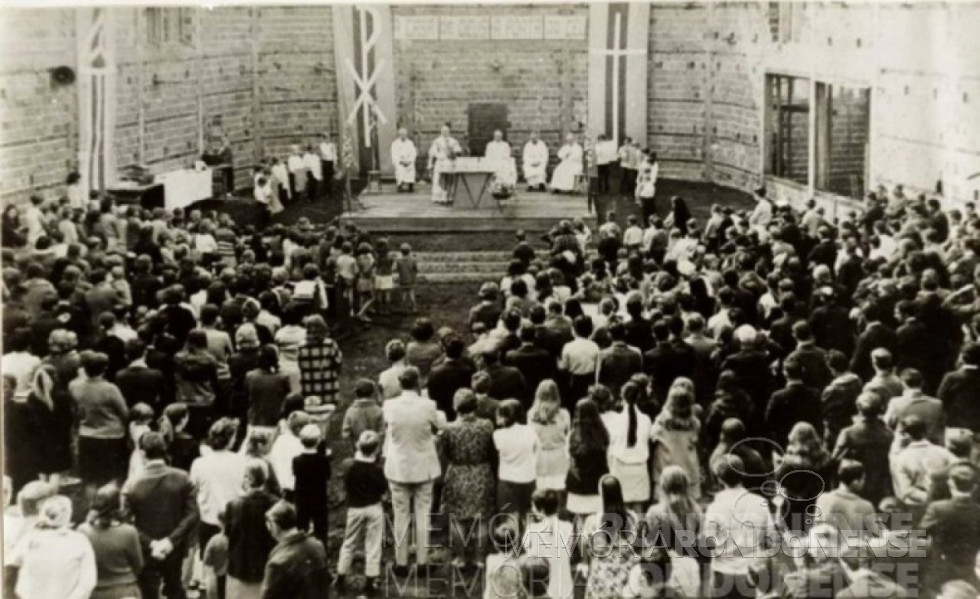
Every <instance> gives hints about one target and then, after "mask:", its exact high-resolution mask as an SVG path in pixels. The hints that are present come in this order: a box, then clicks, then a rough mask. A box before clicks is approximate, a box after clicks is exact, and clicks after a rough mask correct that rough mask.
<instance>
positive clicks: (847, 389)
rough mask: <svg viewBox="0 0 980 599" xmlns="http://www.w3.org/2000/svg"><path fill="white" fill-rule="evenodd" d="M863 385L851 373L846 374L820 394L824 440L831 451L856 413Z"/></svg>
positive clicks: (832, 382) (836, 379)
mask: <svg viewBox="0 0 980 599" xmlns="http://www.w3.org/2000/svg"><path fill="white" fill-rule="evenodd" d="M863 387H864V384H863V383H862V382H861V379H859V378H858V376H857V375H856V374H854V373H853V372H847V373H844V374H842V375H841V376H839V377H837V378H835V379H834V380H832V381H831V382H830V384H829V385H828V386H827V388H826V389H824V390H823V393H822V394H821V400H822V402H823V422H824V433H825V435H824V438H825V439H826V441H827V447H829V448H831V449H833V447H834V443H836V442H837V436H838V435H840V432H841V431H842V430H844V428H845V427H847V426H850V425H851V422H852V420H853V419H854V414H856V413H857V405H856V402H857V398H858V395H861V390H862V388H863Z"/></svg>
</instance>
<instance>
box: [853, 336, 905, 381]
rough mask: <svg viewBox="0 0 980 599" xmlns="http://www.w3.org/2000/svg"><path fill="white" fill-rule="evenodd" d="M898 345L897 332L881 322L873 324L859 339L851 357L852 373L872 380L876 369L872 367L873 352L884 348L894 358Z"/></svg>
mask: <svg viewBox="0 0 980 599" xmlns="http://www.w3.org/2000/svg"><path fill="white" fill-rule="evenodd" d="M897 343H898V338H897V337H896V336H895V331H893V330H891V329H889V328H888V327H886V326H885V325H883V324H881V323H880V322H876V323H872V324H871V325H869V326H868V328H866V329H865V330H864V332H863V333H861V335H860V336H859V337H858V339H857V343H856V344H855V347H854V355H853V356H852V357H851V371H852V372H854V373H855V374H856V375H858V376H859V377H861V378H862V379H864V380H868V379H870V378H871V377H872V376H873V375H874V368H873V367H872V366H871V352H872V351H874V350H875V349H877V348H879V347H883V348H885V349H887V350H888V351H890V352H891V354H892V355H893V356H894V355H895V346H896V345H897Z"/></svg>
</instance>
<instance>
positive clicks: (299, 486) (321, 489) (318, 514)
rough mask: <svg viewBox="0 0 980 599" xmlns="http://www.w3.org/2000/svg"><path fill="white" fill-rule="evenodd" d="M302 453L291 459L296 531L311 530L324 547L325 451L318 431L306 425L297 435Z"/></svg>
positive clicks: (327, 469)
mask: <svg viewBox="0 0 980 599" xmlns="http://www.w3.org/2000/svg"><path fill="white" fill-rule="evenodd" d="M299 440H300V443H302V444H303V453H301V454H299V455H298V456H296V457H295V458H293V476H294V477H295V478H296V481H295V485H296V486H295V497H294V499H295V504H296V516H297V523H298V525H299V528H300V530H308V529H309V528H310V526H311V525H312V527H313V536H315V537H316V538H317V539H319V540H320V542H321V543H323V544H324V546H326V544H327V483H328V482H329V481H330V456H329V451H328V450H327V449H326V448H325V447H323V445H322V441H323V436H322V435H321V434H320V427H319V426H317V425H315V424H307V425H306V426H304V427H303V429H302V430H301V431H300V432H299Z"/></svg>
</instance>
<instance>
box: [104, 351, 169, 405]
mask: <svg viewBox="0 0 980 599" xmlns="http://www.w3.org/2000/svg"><path fill="white" fill-rule="evenodd" d="M126 359H127V360H129V366H127V367H126V368H123V369H122V370H120V371H119V372H118V373H116V386H117V387H119V391H120V392H122V395H123V398H124V399H125V400H126V405H128V406H129V407H133V406H134V405H136V404H138V403H140V402H143V403H145V404H149V406H150V407H152V408H153V409H154V411H156V412H157V413H159V412H160V410H161V409H163V391H164V389H165V388H166V386H167V381H166V379H165V378H164V376H163V373H162V372H160V371H159V370H157V369H156V368H150V367H149V366H147V365H146V344H145V343H143V340H142V339H139V338H136V339H130V340H129V341H127V342H126Z"/></svg>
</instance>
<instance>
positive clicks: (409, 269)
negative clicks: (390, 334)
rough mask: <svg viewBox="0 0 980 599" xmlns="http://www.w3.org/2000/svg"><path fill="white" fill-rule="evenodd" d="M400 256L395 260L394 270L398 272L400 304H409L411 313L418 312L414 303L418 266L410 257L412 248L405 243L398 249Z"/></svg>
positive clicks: (411, 256) (413, 258) (413, 257)
mask: <svg viewBox="0 0 980 599" xmlns="http://www.w3.org/2000/svg"><path fill="white" fill-rule="evenodd" d="M398 249H399V250H400V251H401V255H400V256H398V257H397V258H395V270H397V271H398V287H399V288H400V289H401V296H402V298H401V300H402V303H403V304H404V303H410V304H411V305H412V312H418V305H417V304H416V303H415V281H416V279H417V278H418V274H419V265H418V263H417V262H416V261H415V256H413V255H412V246H410V245H408V244H407V243H403V244H401V247H399V248H398Z"/></svg>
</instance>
